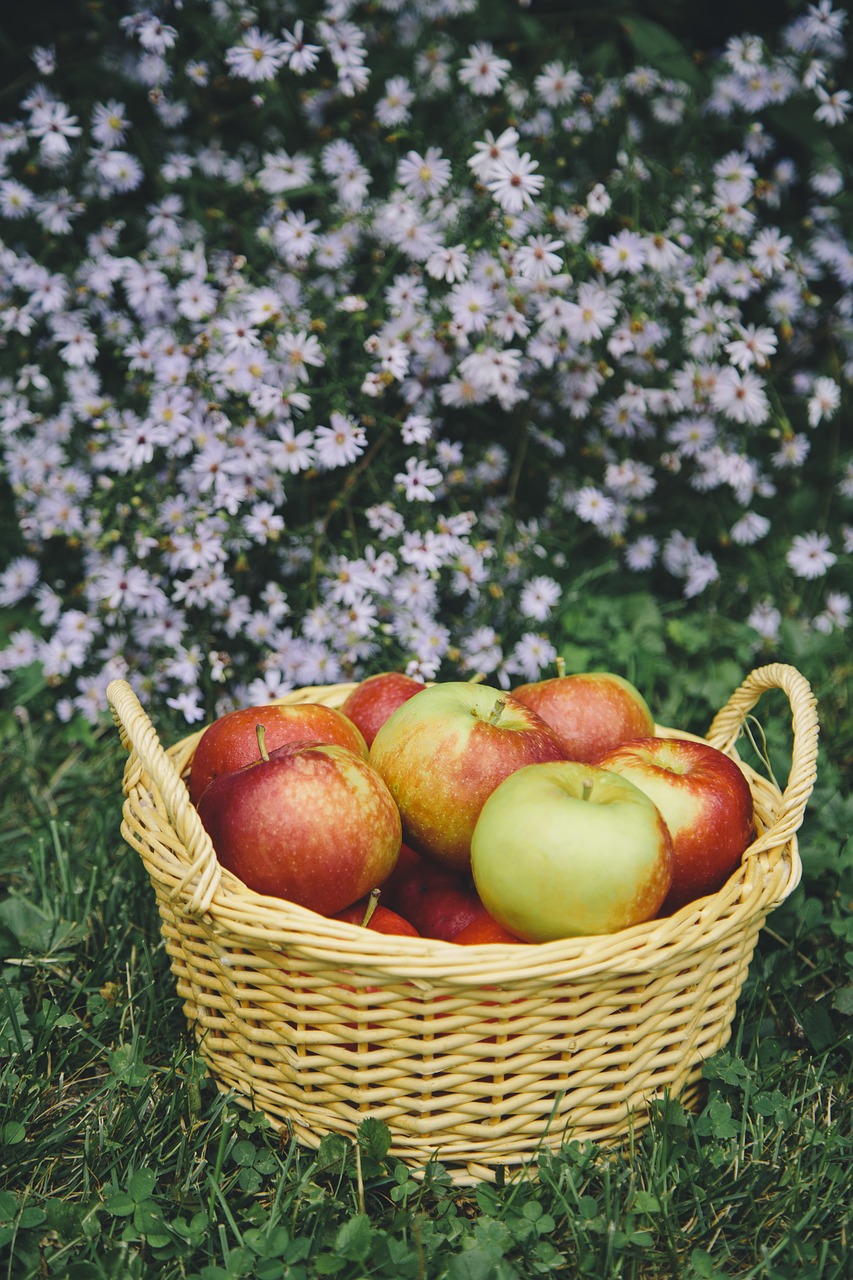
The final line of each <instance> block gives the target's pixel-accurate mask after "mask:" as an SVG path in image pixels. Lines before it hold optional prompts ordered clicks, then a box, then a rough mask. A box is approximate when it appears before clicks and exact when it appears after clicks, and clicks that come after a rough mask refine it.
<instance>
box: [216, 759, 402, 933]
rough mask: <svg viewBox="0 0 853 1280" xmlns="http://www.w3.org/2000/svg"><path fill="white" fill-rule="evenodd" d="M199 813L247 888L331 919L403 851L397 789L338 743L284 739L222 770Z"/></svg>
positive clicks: (378, 879) (221, 854) (224, 861)
mask: <svg viewBox="0 0 853 1280" xmlns="http://www.w3.org/2000/svg"><path fill="white" fill-rule="evenodd" d="M198 814H199V817H200V818H201V821H202V824H203V825H204V827H205V829H206V830H207V832H208V833H209V835H210V838H211V840H212V842H213V847H214V849H215V851H216V855H217V857H218V858H219V861H220V862H221V863H222V865H223V866H224V867H227V868H228V870H229V871H233V872H234V874H235V875H236V876H239V878H240V879H241V880H242V881H243V882H244V884H246V885H248V887H249V888H250V889H254V890H255V891H256V892H257V893H263V894H271V895H274V896H276V897H279V898H287V899H288V900H289V901H291V902H297V903H299V904H300V905H301V906H303V907H310V908H311V910H313V911H318V912H320V913H321V914H322V915H326V916H331V915H334V914H335V912H337V911H342V910H343V909H344V907H348V906H349V905H350V904H351V903H353V902H356V901H358V899H359V898H363V897H364V896H365V894H367V893H369V892H370V890H371V889H372V888H374V887H375V886H378V885H381V884H382V882H383V881H384V880H386V879H387V878H388V876H389V875H390V874H391V872H392V871H393V869H394V866H395V864H396V861H397V855H398V853H399V850H400V837H401V831H400V815H399V812H398V811H397V806H396V805H395V803H394V800H393V798H392V796H391V793H390V792H389V790H388V788H387V787H386V785H385V783H384V782H383V781H382V779H381V778H380V777H379V774H378V773H377V772H376V770H375V769H372V768H371V767H370V765H369V764H368V763H367V761H366V760H364V759H362V757H361V756H359V755H356V753H355V752H354V751H350V750H349V749H348V748H347V747H341V746H339V745H338V744H337V743H319V742H293V743H287V744H286V745H285V746H283V747H279V748H277V750H275V751H271V752H269V754H268V755H267V757H266V758H262V757H261V758H259V759H258V761H257V762H256V763H254V764H248V765H245V766H244V767H243V768H242V769H239V770H237V771H236V772H232V773H221V774H220V775H219V776H218V777H216V778H214V779H213V780H212V781H211V782H210V783H209V784H208V786H207V787H206V788H205V790H204V791H203V793H202V795H201V798H200V799H199V802H198Z"/></svg>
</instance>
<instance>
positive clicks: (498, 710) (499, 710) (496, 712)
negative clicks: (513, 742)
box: [489, 698, 506, 724]
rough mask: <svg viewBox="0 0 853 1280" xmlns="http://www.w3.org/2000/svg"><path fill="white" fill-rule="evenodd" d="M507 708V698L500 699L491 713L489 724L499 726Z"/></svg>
mask: <svg viewBox="0 0 853 1280" xmlns="http://www.w3.org/2000/svg"><path fill="white" fill-rule="evenodd" d="M505 706H506V698H498V700H497V702H496V703H495V705H494V706H493V707H492V709H491V711H490V713H489V724H498V722H499V721H500V718H501V716H502V715H503V712H504V707H505Z"/></svg>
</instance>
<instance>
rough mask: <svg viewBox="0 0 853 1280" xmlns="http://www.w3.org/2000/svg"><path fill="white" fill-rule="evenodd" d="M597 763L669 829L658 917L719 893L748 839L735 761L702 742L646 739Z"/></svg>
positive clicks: (742, 781)
mask: <svg viewBox="0 0 853 1280" xmlns="http://www.w3.org/2000/svg"><path fill="white" fill-rule="evenodd" d="M597 763H598V765H599V767H600V768H602V769H610V770H612V771H613V772H614V773H618V774H621V776H622V777H624V778H630V780H631V781H632V782H634V783H635V784H636V785H637V786H638V787H640V788H641V790H643V791H645V793H646V795H648V796H649V797H650V798H651V799H652V800H653V801H654V803H655V804H656V805H657V807H658V809H659V810H660V811H661V813H662V814H663V817H664V821H665V822H666V824H667V826H668V827H669V830H670V834H671V836H672V845H673V852H674V856H675V862H674V866H673V875H672V888H671V889H670V891H669V894H668V896H667V899H666V901H665V902H664V904H663V914H665V915H669V914H671V913H672V912H673V911H676V910H677V909H678V908H679V907H682V906H684V904H685V903H687V902H692V901H693V900H694V899H695V898H701V897H703V896H704V895H705V894H708V893H716V891H717V890H718V889H721V888H722V886H723V885H724V884H725V882H726V880H728V878H729V876H730V875H731V874H732V872H733V871H734V870H735V868H736V867H737V865H738V863H739V862H740V859H741V855H742V854H743V851H744V849H746V847H747V845H748V844H750V842H751V841H752V838H753V835H754V833H755V822H754V817H753V802H752V792H751V791H750V788H749V783H748V782H747V781H746V778H745V777H744V775H743V774H742V773H741V771H740V769H739V768H738V766H737V765H736V764H735V762H734V760H732V759H730V757H729V756H727V755H725V754H724V753H723V752H722V751H718V750H717V748H716V747H712V746H711V745H710V744H709V743H706V742H694V741H693V740H692V739H689V738H647V739H641V740H639V741H635V742H626V743H625V744H624V745H623V746H621V747H616V748H615V749H614V750H613V751H608V752H606V753H605V755H603V756H602V757H601V758H600V759H599V760H598V762H597Z"/></svg>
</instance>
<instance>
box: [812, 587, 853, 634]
mask: <svg viewBox="0 0 853 1280" xmlns="http://www.w3.org/2000/svg"><path fill="white" fill-rule="evenodd" d="M850 608H851V603H850V597H849V596H848V595H847V593H846V592H845V591H830V592H829V593H828V595H827V597H826V605H825V607H824V609H823V612H822V613H819V614H818V615H817V617H816V618H815V620H814V626H815V629H816V630H817V631H820V632H822V633H823V634H824V635H826V634H828V633H829V632H830V631H834V630H835V629H836V628H838V630H839V631H846V630H847V628H848V627H849V625H850Z"/></svg>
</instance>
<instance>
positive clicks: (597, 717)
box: [512, 671, 655, 762]
mask: <svg viewBox="0 0 853 1280" xmlns="http://www.w3.org/2000/svg"><path fill="white" fill-rule="evenodd" d="M512 693H513V697H515V698H518V700H519V702H523V703H524V704H525V706H528V707H532V708H533V710H534V711H536V712H537V713H538V714H539V715H540V716H541V717H542V719H543V720H544V721H545V722H546V724H549V725H550V726H551V728H552V730H553V731H554V733H555V734H556V736H557V738H558V739H559V742H560V745H561V746H562V748H563V752H564V754H565V757H566V759H567V760H581V761H587V762H592V761H593V760H595V759H596V758H597V757H598V756H600V755H601V754H602V753H603V752H604V751H609V750H610V748H611V747H618V746H619V745H620V743H622V742H627V741H628V740H629V739H630V738H648V737H651V736H652V735H653V734H654V731H655V722H654V717H653V715H652V713H651V711H650V710H649V706H648V703H647V702H646V700H645V698H644V697H643V695H642V694H641V693H640V691H639V689H637V688H636V687H635V686H634V685H633V684H631V682H630V680H626V679H625V678H624V677H623V676H618V675H615V674H614V673H613V672H610V671H586V672H579V673H577V674H575V675H558V676H551V677H549V678H548V679H546V680H537V681H534V682H533V683H532V684H523V685H519V687H518V688H517V689H513V691H512Z"/></svg>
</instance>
